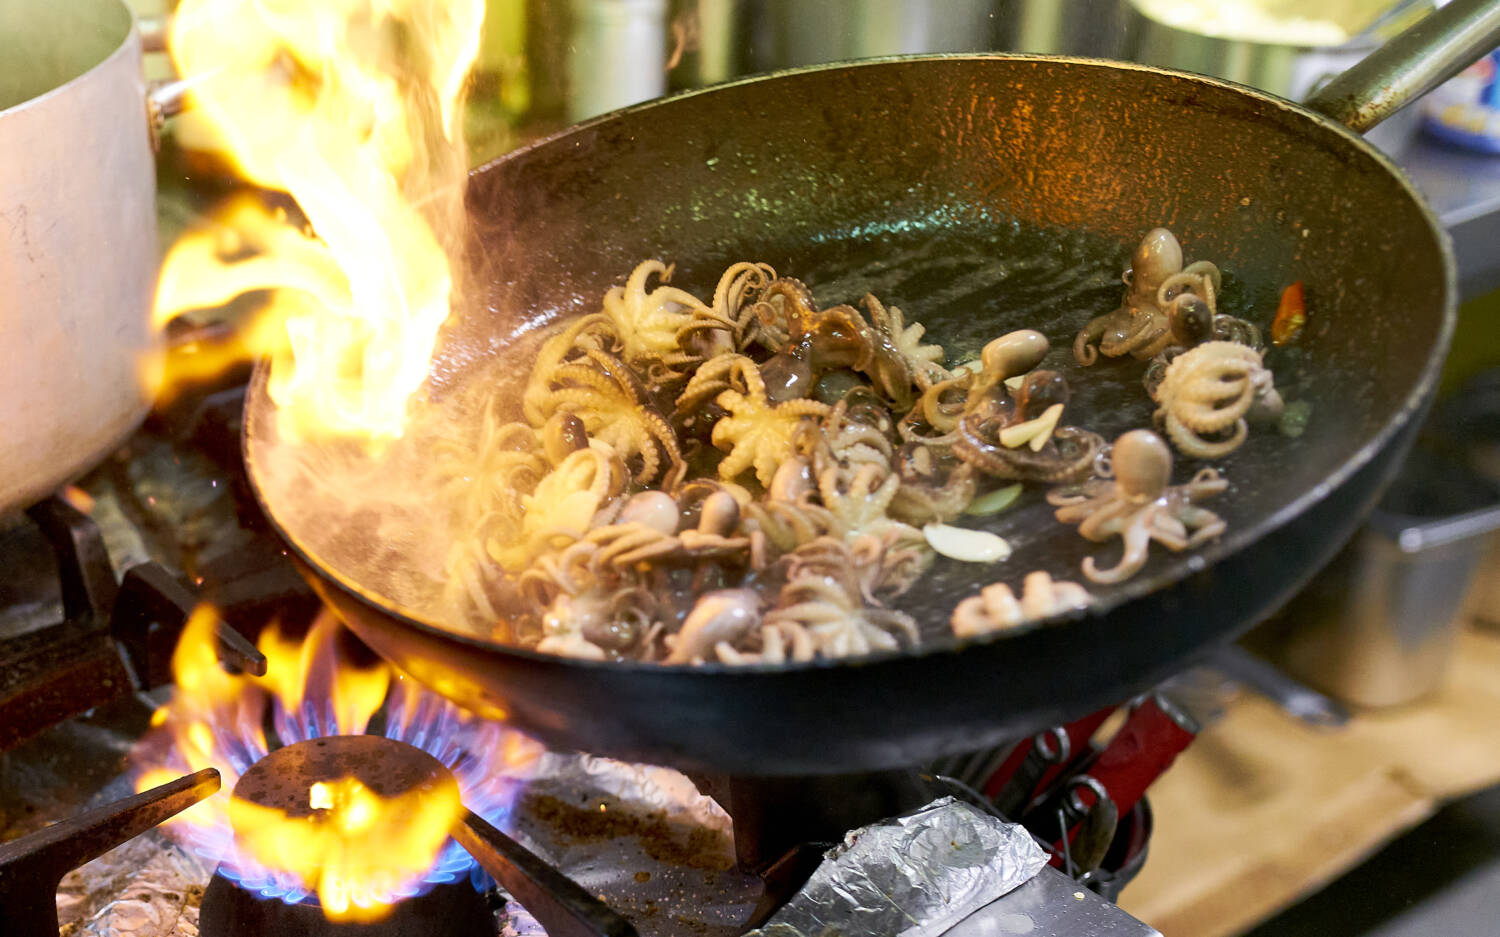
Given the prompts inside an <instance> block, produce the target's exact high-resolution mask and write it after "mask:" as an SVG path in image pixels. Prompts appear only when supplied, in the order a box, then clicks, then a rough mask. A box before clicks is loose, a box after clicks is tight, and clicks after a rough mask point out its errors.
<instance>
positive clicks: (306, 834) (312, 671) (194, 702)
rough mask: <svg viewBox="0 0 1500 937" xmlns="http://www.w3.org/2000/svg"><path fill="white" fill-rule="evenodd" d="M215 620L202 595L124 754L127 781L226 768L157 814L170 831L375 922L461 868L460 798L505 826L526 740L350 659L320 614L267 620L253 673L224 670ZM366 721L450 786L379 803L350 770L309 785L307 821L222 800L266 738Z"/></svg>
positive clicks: (532, 755)
mask: <svg viewBox="0 0 1500 937" xmlns="http://www.w3.org/2000/svg"><path fill="white" fill-rule="evenodd" d="M217 620H218V614H217V611H216V610H215V609H214V608H213V607H211V606H208V605H202V606H199V607H198V608H197V609H196V610H194V612H193V614H192V615H191V616H190V617H189V619H188V622H187V624H186V626H185V627H184V629H183V633H182V637H181V639H180V640H179V642H178V644H177V648H176V649H175V651H174V652H173V655H172V674H173V678H174V681H175V683H176V688H175V691H174V692H173V695H172V698H171V700H170V701H169V702H167V703H166V704H165V705H164V706H162V707H161V708H159V709H158V710H156V712H155V713H153V714H152V718H151V725H152V729H151V730H150V731H149V732H148V733H147V735H146V736H145V737H144V738H143V739H142V740H141V742H140V743H139V744H138V745H137V747H136V750H135V751H134V752H133V753H132V761H133V762H134V764H135V767H136V770H137V777H136V790H138V791H141V790H147V789H149V788H151V787H155V786H157V785H159V784H164V783H166V782H167V781H170V780H173V779H174V778H177V777H180V776H181V775H183V774H187V773H190V772H193V771H198V770H201V769H203V768H208V767H213V768H217V769H219V772H220V774H222V775H223V778H224V786H223V790H221V791H220V792H219V793H218V794H215V795H214V796H213V797H210V798H208V799H207V800H204V801H203V802H201V803H199V804H197V805H195V806H193V807H191V808H189V809H187V810H185V811H183V812H182V813H181V814H179V815H178V816H176V817H175V818H173V819H172V820H169V821H167V823H166V824H165V827H164V828H165V830H166V832H167V833H168V835H170V836H172V837H173V838H174V839H176V840H178V841H179V842H181V843H182V844H183V845H185V846H187V847H188V848H190V849H192V850H193V851H195V852H197V853H198V854H199V855H201V856H203V857H204V858H205V859H206V860H208V861H210V862H213V863H217V864H218V866H219V868H220V870H221V871H222V872H224V873H225V874H226V875H228V876H229V877H231V878H233V879H235V880H236V881H238V882H240V883H241V885H243V886H244V887H247V888H249V889H251V890H252V891H256V892H258V893H260V894H261V895H262V896H264V897H268V898H280V899H282V900H285V901H288V902H293V903H295V902H298V901H302V900H305V899H308V898H310V897H312V896H314V895H315V896H316V897H317V900H318V901H319V903H320V904H321V905H322V906H323V909H324V911H325V913H326V914H327V915H328V916H329V917H330V918H333V919H345V920H359V921H369V920H374V919H376V918H378V917H381V916H383V915H384V914H385V913H386V911H387V910H388V908H389V905H390V904H391V903H392V902H394V901H396V900H399V899H400V898H402V897H405V896H409V895H415V894H419V893H420V892H422V891H423V890H425V889H426V888H427V887H429V886H430V885H431V884H434V883H437V882H445V881H457V880H459V879H460V878H462V877H464V876H466V875H469V874H471V872H472V871H473V869H474V868H475V866H474V863H473V860H472V858H471V857H470V856H469V855H468V853H466V852H464V851H463V850H462V849H461V848H460V847H459V846H458V844H457V843H454V842H452V841H451V840H449V839H448V830H449V829H450V828H451V825H452V823H453V821H454V820H455V819H456V818H457V816H458V814H459V812H460V811H461V810H462V809H463V808H464V807H467V808H468V809H470V810H472V811H474V812H475V813H477V814H479V815H481V816H483V817H485V818H486V819H488V820H489V821H490V822H491V823H495V824H498V825H503V823H504V820H505V819H506V818H507V817H508V816H509V814H510V810H511V807H512V805H513V804H514V801H515V798H516V796H517V795H518V794H519V792H520V788H521V784H522V780H523V779H524V777H525V776H526V774H527V772H528V771H529V769H530V766H531V763H532V762H534V761H535V759H536V757H537V755H538V754H539V748H538V747H537V746H536V744H535V743H533V742H531V741H530V740H529V739H527V738H525V737H524V736H522V735H520V734H519V733H516V732H513V731H510V730H508V729H505V728H503V727H502V726H500V725H498V724H497V723H495V722H490V721H486V720H483V719H480V718H479V717H477V716H475V715H473V714H472V713H469V712H466V711H465V710H462V709H460V708H459V707H457V706H455V705H454V704H453V703H450V702H448V701H447V700H445V699H442V698H440V697H438V696H435V695H434V694H432V693H430V692H428V691H426V690H424V689H422V688H420V687H419V686H418V685H417V684H416V683H415V681H413V680H412V679H411V678H409V677H407V676H406V675H405V674H402V673H400V672H399V671H396V670H395V669H394V668H392V667H390V666H389V665H387V664H385V663H382V662H375V663H373V664H369V665H363V666H360V665H356V663H355V662H354V661H352V660H351V658H350V656H349V654H348V653H347V652H346V648H345V645H344V643H343V640H342V639H341V637H340V634H341V631H340V626H339V625H338V622H337V620H336V619H335V618H334V617H333V616H332V614H331V613H329V612H327V611H326V610H325V611H324V612H322V613H321V614H320V615H319V617H318V618H317V619H316V620H315V621H314V623H313V625H312V627H311V629H310V630H309V631H308V633H307V635H306V636H305V637H303V638H300V639H299V638H296V637H293V636H291V635H289V634H287V633H286V632H285V631H284V630H283V629H282V628H280V627H279V626H278V625H277V624H276V623H274V622H273V623H271V624H269V625H267V626H266V628H265V629H263V631H262V632H261V635H260V637H259V639H258V640H257V642H256V646H257V647H258V648H259V649H260V651H261V653H262V654H264V655H265V656H266V675H265V676H264V677H257V676H254V675H250V674H236V673H228V672H226V671H225V670H224V668H223V666H222V665H221V663H220V661H219V655H218V640H217V638H216V636H215V628H216V622H217ZM377 720H379V721H380V722H383V731H382V734H384V735H385V736H386V737H387V738H393V739H397V740H400V741H403V742H406V743H408V744H411V745H414V746H416V747H418V748H420V749H422V750H424V751H426V752H427V753H428V754H430V755H432V756H433V757H435V758H437V759H438V760H439V761H441V762H442V763H443V764H445V765H447V766H448V768H449V769H450V770H451V771H452V773H453V777H454V778H455V779H456V781H457V783H456V784H455V785H452V786H451V789H450V788H448V787H445V786H441V785H439V786H438V787H436V788H433V789H425V790H419V791H414V792H410V793H409V794H403V795H400V796H397V797H392V798H389V799H385V798H382V797H380V795H379V794H377V793H376V792H374V791H372V790H369V789H368V788H366V787H364V785H363V784H361V783H360V782H359V780H358V779H357V778H355V777H347V778H339V779H331V780H327V781H323V782H321V786H318V787H317V790H314V789H313V788H311V787H310V788H309V791H308V807H309V809H310V810H312V811H313V815H312V816H306V815H303V816H289V815H288V814H286V813H283V812H281V811H279V810H275V809H273V808H270V807H265V806H263V805H258V804H254V803H250V802H248V801H245V800H244V799H242V798H236V797H233V796H232V793H231V792H232V790H233V788H234V786H235V785H236V784H237V783H238V782H239V779H240V777H241V776H242V775H243V774H244V773H245V772H246V771H248V770H249V769H250V766H251V765H253V764H255V762H257V761H259V760H260V759H261V758H264V757H265V756H266V755H267V754H268V753H269V752H270V751H272V750H273V749H275V748H279V747H281V746H283V745H290V744H292V743H294V742H301V741H306V740H308V739H315V738H322V737H325V736H330V735H357V734H363V733H365V732H366V731H367V730H368V729H369V727H370V726H371V724H372V722H376V721H377ZM315 786H316V785H315ZM267 811H269V812H267ZM304 813H305V812H304Z"/></svg>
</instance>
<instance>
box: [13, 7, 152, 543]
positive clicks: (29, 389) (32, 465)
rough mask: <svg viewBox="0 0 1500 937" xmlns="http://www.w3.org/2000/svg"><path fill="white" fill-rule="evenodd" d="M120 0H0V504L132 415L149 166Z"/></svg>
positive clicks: (103, 448)
mask: <svg viewBox="0 0 1500 937" xmlns="http://www.w3.org/2000/svg"><path fill="white" fill-rule="evenodd" d="M147 111H148V108H147V87H146V81H145V79H144V78H143V76H142V73H141V40H140V35H139V33H138V32H137V30H136V28H135V26H134V23H133V20H132V17H131V14H130V11H129V10H128V9H127V8H126V7H125V6H124V5H123V4H122V3H121V2H120V0H67V2H65V3H58V2H56V0H4V2H3V3H0V167H3V169H0V350H3V358H0V513H3V512H4V511H6V510H8V509H10V508H13V507H18V506H23V505H25V504H27V503H29V502H31V501H32V500H34V499H36V498H38V497H40V496H42V495H44V494H45V493H47V492H48V491H50V490H52V489H53V488H55V487H56V486H58V485H59V484H61V483H63V482H65V481H66V480H68V479H69V478H70V477H72V476H74V475H75V474H77V473H78V472H80V471H81V470H82V469H84V468H86V467H87V466H89V465H90V464H92V463H93V462H95V461H97V460H98V459H99V458H101V457H102V456H103V455H104V454H105V453H107V452H109V451H110V449H111V448H112V447H114V446H116V445H117V444H118V443H119V442H120V440H121V439H122V438H123V437H124V436H126V435H127V434H128V433H129V432H130V431H131V429H132V428H133V427H134V426H135V425H136V424H137V423H138V422H139V421H140V420H141V418H142V417H143V416H144V415H145V413H146V410H147V408H148V406H149V404H150V396H151V395H150V390H151V384H152V382H151V381H150V380H147V379H143V376H142V362H143V360H145V359H146V357H147V354H148V352H149V351H150V350H151V348H152V343H153V338H152V330H151V328H150V321H149V319H150V309H151V298H152V289H153V285H154V282H155V276H156V265H157V253H158V248H157V240H156V174H155V168H154V166H153V159H152V133H151V127H150V119H149V118H148V113H147Z"/></svg>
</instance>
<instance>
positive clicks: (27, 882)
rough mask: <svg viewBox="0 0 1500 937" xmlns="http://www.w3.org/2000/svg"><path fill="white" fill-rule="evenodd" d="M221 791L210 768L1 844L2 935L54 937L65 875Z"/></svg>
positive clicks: (213, 771) (214, 773) (216, 777)
mask: <svg viewBox="0 0 1500 937" xmlns="http://www.w3.org/2000/svg"><path fill="white" fill-rule="evenodd" d="M218 789H219V772H217V771H215V770H214V769H213V768H205V769H203V770H202V771H199V772H198V773H197V774H190V775H188V776H187V777H182V778H178V779H177V780H175V781H170V782H168V783H166V784H163V785H162V786H160V787H156V788H152V789H151V790H149V791H146V792H144V793H141V794H136V795H135V796H134V797H127V798H125V799H124V800H121V801H117V802H115V803H112V804H105V805H104V806H102V807H96V808H94V809H93V810H90V811H88V812H86V813H82V814H80V815H78V816H76V817H71V818H69V819H67V820H61V821H59V822H57V823H54V824H52V825H51V826H49V827H46V828H44V829H40V830H37V831H36V832H35V833H32V834H30V835H29V836H22V837H21V838H20V839H15V840H11V841H10V842H8V843H4V844H0V910H3V912H4V920H3V925H4V926H3V927H0V930H3V931H4V933H5V934H6V935H7V937H54V935H56V934H57V883H58V882H60V881H62V877H63V876H64V875H66V874H67V873H68V872H70V871H72V870H73V869H76V868H78V867H79V866H81V865H83V864H84V863H85V862H88V861H90V860H91V859H97V858H98V857H99V856H102V855H104V854H105V853H106V852H109V851H110V850H111V849H113V848H115V847H116V846H118V845H120V844H121V843H124V842H126V841H127V840H130V839H134V838H135V837H136V836H139V835H140V834H142V833H144V832H146V831H147V830H149V829H151V828H152V827H154V826H156V825H157V824H158V823H160V822H162V821H163V820H166V819H167V818H169V817H171V816H174V815H176V814H178V813H180V812H182V811H183V810H185V809H187V808H188V807H191V806H192V805H193V804H196V803H197V802H198V801H200V800H202V799H203V798H205V797H208V796H209V795H211V794H213V793H214V792H216V791H217V790H218Z"/></svg>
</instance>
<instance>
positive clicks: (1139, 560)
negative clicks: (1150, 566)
mask: <svg viewBox="0 0 1500 937" xmlns="http://www.w3.org/2000/svg"><path fill="white" fill-rule="evenodd" d="M1110 462H1111V463H1112V468H1113V474H1114V477H1113V478H1109V477H1104V478H1095V479H1091V480H1089V481H1087V482H1085V483H1084V484H1082V485H1078V486H1071V487H1067V488H1055V489H1053V490H1052V491H1050V492H1048V493H1047V501H1048V502H1049V503H1051V504H1053V505H1054V506H1056V507H1057V512H1056V516H1057V519H1058V520H1059V521H1062V522H1063V523H1064V524H1077V525H1078V532H1079V533H1080V534H1082V535H1083V536H1084V537H1086V538H1087V539H1089V540H1095V541H1104V540H1108V539H1109V538H1111V537H1115V536H1119V537H1120V538H1121V539H1123V540H1124V542H1125V554H1124V556H1122V557H1121V558H1120V562H1119V563H1118V564H1117V565H1115V566H1114V567H1113V568H1111V569H1100V568H1098V566H1096V565H1095V563H1094V558H1093V557H1087V558H1085V559H1084V561H1083V574H1084V575H1085V576H1087V577H1088V578H1089V579H1090V580H1092V581H1094V582H1099V583H1116V582H1123V581H1125V580H1126V579H1129V578H1130V577H1131V576H1134V575H1135V574H1136V573H1137V572H1139V571H1140V569H1141V567H1142V566H1144V565H1146V555H1147V552H1148V550H1149V548H1150V546H1151V541H1153V540H1155V541H1156V542H1158V543H1161V544H1163V545H1165V546H1166V547H1167V549H1169V550H1174V551H1175V550H1184V549H1188V548H1191V547H1196V546H1198V545H1200V544H1202V543H1205V542H1207V541H1209V540H1212V539H1213V538H1215V537H1217V536H1219V535H1220V534H1222V533H1223V532H1224V527H1225V524H1224V521H1223V519H1221V518H1220V517H1219V515H1217V514H1215V513H1214V512H1212V511H1210V510H1208V509H1207V508H1203V507H1200V506H1199V503H1200V502H1202V501H1206V500H1208V499H1209V498H1212V497H1213V496H1214V495H1217V494H1219V493H1220V492H1222V491H1224V490H1225V489H1226V488H1228V487H1229V483H1228V482H1226V481H1225V480H1224V479H1223V478H1221V477H1219V473H1218V472H1216V471H1214V470H1213V469H1211V468H1206V469H1203V470H1202V471H1200V472H1198V474H1197V475H1194V476H1193V480H1192V481H1190V482H1188V483H1187V484H1185V485H1172V484H1170V482H1171V480H1172V450H1171V449H1170V448H1169V447H1168V446H1167V444H1166V441H1165V440H1163V439H1162V438H1161V437H1160V436H1158V435H1156V434H1155V433H1153V432H1151V431H1150V430H1145V429H1137V430H1131V431H1130V432H1128V433H1125V434H1124V435H1123V436H1121V437H1120V438H1119V439H1117V440H1115V444H1114V448H1113V451H1112V453H1111V456H1110ZM1107 471H1108V470H1107V469H1106V472H1107Z"/></svg>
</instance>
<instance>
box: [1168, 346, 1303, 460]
mask: <svg viewBox="0 0 1500 937" xmlns="http://www.w3.org/2000/svg"><path fill="white" fill-rule="evenodd" d="M1152 397H1153V399H1155V401H1156V403H1157V410H1156V413H1155V414H1154V419H1155V421H1156V425H1157V426H1158V427H1160V428H1162V429H1164V430H1165V431H1166V434H1167V436H1168V437H1170V438H1171V440H1172V442H1173V443H1175V444H1176V445H1177V448H1178V449H1179V450H1181V451H1182V453H1183V454H1184V455H1187V456H1191V457H1193V458H1197V459H1217V458H1220V457H1221V456H1225V455H1228V454H1229V453H1231V452H1233V451H1234V450H1235V449H1237V448H1239V445H1240V443H1242V442H1244V441H1245V436H1246V435H1247V434H1248V432H1249V429H1248V427H1247V425H1246V419H1247V418H1248V419H1253V420H1257V421H1274V420H1276V419H1278V418H1279V417H1280V416H1281V411H1282V401H1281V395H1280V394H1279V393H1277V392H1276V387H1275V386H1274V384H1273V378H1272V375H1271V372H1270V371H1269V370H1267V369H1266V367H1265V366H1264V365H1263V364H1261V356H1260V352H1257V351H1256V350H1255V349H1253V348H1251V347H1249V346H1248V345H1241V344H1240V343H1238V342H1205V343H1204V344H1202V345H1199V346H1197V347H1196V348H1193V349H1191V350H1189V351H1186V352H1184V353H1182V354H1181V355H1178V356H1177V357H1176V358H1174V359H1172V362H1171V363H1170V364H1168V365H1167V367H1166V370H1165V372H1164V374H1163V376H1162V378H1161V382H1160V384H1159V385H1158V386H1157V387H1156V389H1155V392H1154V393H1153V394H1152Z"/></svg>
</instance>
